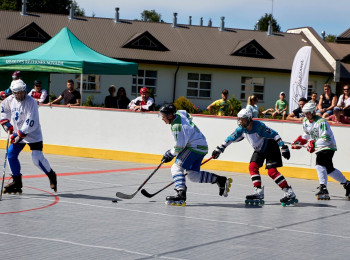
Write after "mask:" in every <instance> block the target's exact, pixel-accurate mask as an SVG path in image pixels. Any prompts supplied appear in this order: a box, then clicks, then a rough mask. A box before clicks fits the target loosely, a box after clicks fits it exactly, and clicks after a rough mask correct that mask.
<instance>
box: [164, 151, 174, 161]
mask: <svg viewBox="0 0 350 260" xmlns="http://www.w3.org/2000/svg"><path fill="white" fill-rule="evenodd" d="M174 157H175V155H173V154H172V153H171V151H170V150H168V151H166V152H165V154H164V155H163V158H162V161H164V162H165V163H168V162H171V160H172V159H173V158H174Z"/></svg>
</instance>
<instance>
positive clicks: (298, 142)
mask: <svg viewBox="0 0 350 260" xmlns="http://www.w3.org/2000/svg"><path fill="white" fill-rule="evenodd" d="M306 143H307V140H306V139H304V138H302V137H301V135H299V136H298V138H297V139H295V141H294V142H293V143H292V149H301V147H302V146H303V145H304V144H306Z"/></svg>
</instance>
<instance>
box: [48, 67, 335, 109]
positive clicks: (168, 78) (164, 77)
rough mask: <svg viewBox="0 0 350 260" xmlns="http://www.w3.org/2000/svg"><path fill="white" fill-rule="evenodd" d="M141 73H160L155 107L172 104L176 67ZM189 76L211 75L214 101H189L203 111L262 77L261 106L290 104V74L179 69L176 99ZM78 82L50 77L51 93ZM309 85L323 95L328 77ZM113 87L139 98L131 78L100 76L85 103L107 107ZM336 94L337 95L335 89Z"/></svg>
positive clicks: (315, 78)
mask: <svg viewBox="0 0 350 260" xmlns="http://www.w3.org/2000/svg"><path fill="white" fill-rule="evenodd" d="M139 69H143V70H157V71H158V83H157V84H158V85H157V95H156V96H155V100H156V104H158V105H161V104H163V103H168V102H171V101H172V99H173V89H174V75H175V72H176V69H177V66H170V65H162V66H159V65H147V64H139ZM188 73H204V74H211V75H212V89H211V98H190V99H189V100H190V101H191V102H192V103H193V104H194V105H195V106H199V107H200V108H201V109H206V107H207V106H208V105H209V104H211V103H212V102H213V101H215V100H217V99H220V98H221V91H222V89H224V88H226V89H228V90H229V93H230V94H229V95H230V97H232V95H234V96H235V97H236V98H238V99H239V98H240V94H241V78H242V77H259V78H260V77H262V78H264V79H265V93H264V100H263V101H261V100H260V101H259V104H258V106H264V107H265V109H267V108H270V107H274V105H275V103H276V100H278V99H279V93H280V92H281V91H283V92H285V93H286V94H287V100H288V101H289V96H288V93H289V85H290V74H289V73H274V72H262V71H261V72H259V71H246V70H229V69H211V68H197V67H196V68H195V67H181V66H180V67H179V70H178V72H177V82H176V94H175V99H177V98H178V97H180V96H185V97H186V96H187V82H188V80H187V75H188ZM70 78H73V80H74V79H75V75H73V74H51V92H52V93H54V94H55V95H56V96H59V95H60V94H61V92H62V91H63V90H64V89H65V88H66V81H67V79H70ZM309 80H310V81H314V82H315V84H316V91H317V92H318V93H319V94H320V93H322V92H323V84H324V83H325V82H326V81H327V80H328V78H327V77H325V76H316V75H311V76H310V78H309ZM110 85H114V86H116V88H117V89H118V88H119V87H124V88H125V89H126V91H127V96H128V97H129V99H134V98H136V95H132V94H131V85H132V76H130V75H125V76H111V75H101V81H100V86H101V88H100V91H98V92H83V100H86V98H87V97H88V96H89V95H94V103H96V104H102V103H104V98H105V97H106V96H107V95H109V93H108V88H109V86H110ZM333 91H335V86H334V89H333ZM242 104H243V105H244V106H245V105H246V100H244V101H242Z"/></svg>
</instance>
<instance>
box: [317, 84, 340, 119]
mask: <svg viewBox="0 0 350 260" xmlns="http://www.w3.org/2000/svg"><path fill="white" fill-rule="evenodd" d="M323 91H324V93H323V94H322V95H320V101H319V102H318V107H317V108H318V110H317V111H316V115H318V116H321V117H323V118H327V117H329V116H331V115H333V108H334V107H335V106H336V105H337V100H338V99H337V96H336V95H335V94H334V93H332V89H331V86H330V85H329V84H324V86H323Z"/></svg>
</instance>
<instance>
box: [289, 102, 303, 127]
mask: <svg viewBox="0 0 350 260" xmlns="http://www.w3.org/2000/svg"><path fill="white" fill-rule="evenodd" d="M305 104H306V98H304V97H301V98H300V99H299V107H298V108H297V109H294V110H293V112H292V113H290V114H289V115H288V116H287V120H294V121H300V122H301V121H303V119H304V117H305V115H304V113H303V111H302V109H303V107H304V105H305Z"/></svg>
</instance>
